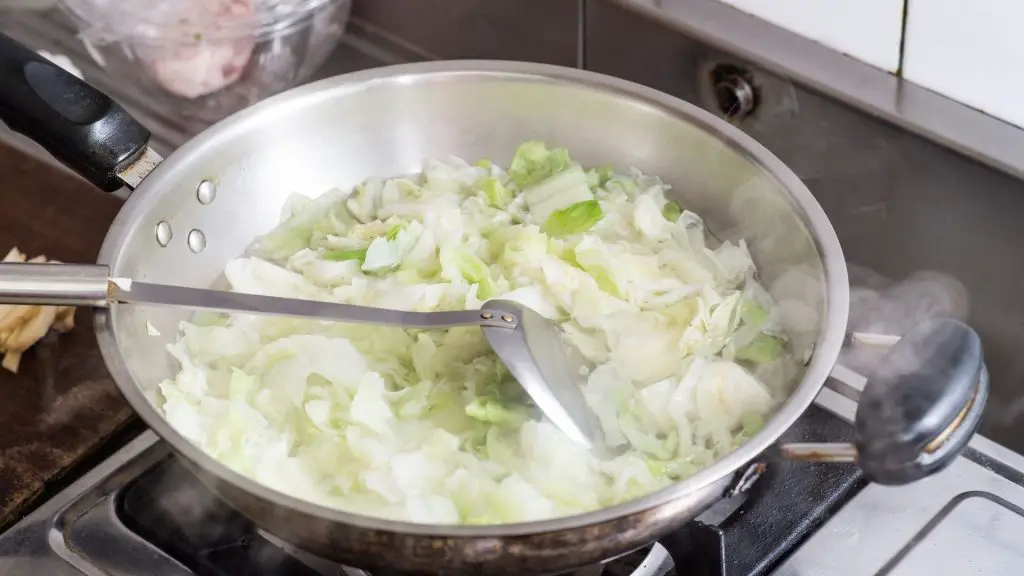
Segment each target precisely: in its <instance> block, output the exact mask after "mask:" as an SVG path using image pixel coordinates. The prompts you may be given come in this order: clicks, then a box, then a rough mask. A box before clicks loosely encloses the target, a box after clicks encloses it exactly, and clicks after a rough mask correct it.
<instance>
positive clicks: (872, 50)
mask: <svg viewBox="0 0 1024 576" xmlns="http://www.w3.org/2000/svg"><path fill="white" fill-rule="evenodd" d="M723 1H724V2H726V3H728V4H732V5H733V6H735V7H736V8H739V9H740V10H743V11H744V12H748V13H750V14H753V15H755V16H758V17H760V18H763V19H765V20H767V21H769V22H771V23H773V24H776V25H778V26H781V27H783V28H786V29H789V30H791V31H793V32H796V33H798V34H801V35H803V36H806V37H808V38H810V39H812V40H816V41H818V42H820V43H822V44H824V45H826V46H828V47H830V48H833V49H835V50H839V51H840V52H843V53H845V54H847V55H849V56H853V57H854V58H857V59H859V60H863V61H864V62H867V63H868V64H872V65H874V66H877V67H879V68H882V69H884V70H888V71H890V72H895V71H896V68H897V67H898V66H899V58H900V37H901V31H902V27H903V1H904V0H723ZM930 1H931V0H925V2H930ZM954 1H955V0H950V3H952V2H954ZM959 1H960V2H963V3H968V2H970V3H972V5H973V2H975V1H976V0H959ZM1007 1H1008V2H1009V1H1011V0H1007ZM940 3H945V2H940Z"/></svg>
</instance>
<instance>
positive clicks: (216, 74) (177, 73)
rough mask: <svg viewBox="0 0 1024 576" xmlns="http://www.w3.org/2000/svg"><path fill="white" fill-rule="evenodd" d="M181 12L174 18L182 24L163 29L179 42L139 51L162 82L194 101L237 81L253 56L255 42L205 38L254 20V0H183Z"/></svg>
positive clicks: (247, 37)
mask: <svg viewBox="0 0 1024 576" xmlns="http://www.w3.org/2000/svg"><path fill="white" fill-rule="evenodd" d="M179 10H180V13H179V14H175V15H174V16H176V17H177V18H176V19H177V22H175V23H173V24H170V25H169V26H168V27H167V28H165V29H164V30H162V34H163V36H164V37H165V38H169V39H172V40H173V39H177V42H175V43H169V45H164V46H157V47H147V48H149V49H147V50H145V51H141V53H140V56H141V57H142V61H143V62H144V63H145V64H146V65H147V66H148V67H149V70H150V71H151V72H152V73H153V75H154V76H155V77H156V80H157V82H159V83H160V85H161V86H163V87H164V88H167V89H168V90H170V91H171V92H173V93H175V94H179V95H181V96H184V97H186V98H195V97H197V96H203V95H206V94H209V93H211V92H216V91H217V90H220V89H221V88H223V87H225V86H227V85H229V84H232V83H234V82H235V81H237V80H238V79H239V78H240V77H241V76H242V72H243V71H244V70H245V65H246V64H247V63H248V62H249V58H250V56H252V49H253V46H254V44H255V42H254V40H253V38H252V37H251V36H243V37H239V38H232V39H227V40H223V41H209V40H205V38H204V36H210V37H216V35H217V34H218V33H219V32H221V31H229V30H230V29H231V27H232V26H237V25H239V24H244V23H246V22H250V21H252V18H253V5H252V1H251V0H182V1H181V2H180V6H179ZM172 19H174V18H172Z"/></svg>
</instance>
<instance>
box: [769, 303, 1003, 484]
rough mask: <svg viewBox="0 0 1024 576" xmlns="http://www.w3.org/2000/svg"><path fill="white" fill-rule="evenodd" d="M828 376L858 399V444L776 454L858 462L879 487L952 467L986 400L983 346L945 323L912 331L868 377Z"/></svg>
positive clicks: (803, 446)
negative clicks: (860, 389) (834, 378)
mask: <svg viewBox="0 0 1024 576" xmlns="http://www.w3.org/2000/svg"><path fill="white" fill-rule="evenodd" d="M833 376H835V377H837V378H838V379H839V380H841V381H842V382H841V385H840V386H838V387H834V388H835V389H836V391H838V392H840V393H841V394H844V395H847V396H858V398H857V402H858V404H857V413H856V417H855V420H854V427H855V429H856V438H855V441H854V442H853V443H852V444H832V443H821V444H816V443H798V444H784V445H782V446H780V451H781V453H782V455H783V456H784V457H786V458H788V459H792V460H802V461H811V462H856V463H857V464H859V465H860V467H861V468H862V469H863V470H864V473H865V475H866V476H867V477H868V479H870V480H872V481H874V482H877V483H880V484H907V483H910V482H913V481H915V480H919V479H921V478H924V477H926V476H929V475H931V474H934V473H935V472H938V471H939V470H942V469H943V468H945V467H946V466H948V465H949V464H951V463H952V462H953V461H954V460H955V459H956V458H957V456H958V455H959V454H960V453H961V452H962V451H963V449H964V448H965V447H966V446H967V444H968V442H970V439H971V437H972V436H973V435H974V433H975V432H976V431H977V430H978V427H979V425H980V423H981V417H982V414H983V413H984V409H985V402H986V400H987V399H988V389H989V378H988V371H987V370H986V368H985V363H984V359H983V357H982V347H981V339H980V338H979V337H978V335H977V333H975V332H974V330H972V329H971V328H970V327H968V326H966V325H964V324H962V323H960V322H957V321H955V320H950V319H937V320H929V321H927V322H924V323H922V324H920V325H919V326H917V327H915V328H914V329H913V330H911V331H910V332H909V333H908V334H906V335H905V336H904V337H902V338H900V339H899V340H898V341H897V342H896V343H895V344H892V345H891V347H890V348H889V351H888V353H887V354H886V355H885V357H884V358H882V359H881V360H880V361H879V362H878V364H877V365H876V366H875V367H874V370H873V371H872V374H871V375H870V376H869V377H868V378H864V377H862V376H860V375H859V374H856V373H855V372H853V371H852V370H848V369H846V368H843V367H842V366H837V367H836V369H835V370H834V371H833ZM859 387H860V388H863V390H862V391H859V390H858V388H859Z"/></svg>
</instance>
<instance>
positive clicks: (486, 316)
mask: <svg viewBox="0 0 1024 576" xmlns="http://www.w3.org/2000/svg"><path fill="white" fill-rule="evenodd" d="M480 317H481V318H483V319H484V320H490V319H491V318H494V314H491V313H490V312H483V313H482V314H480Z"/></svg>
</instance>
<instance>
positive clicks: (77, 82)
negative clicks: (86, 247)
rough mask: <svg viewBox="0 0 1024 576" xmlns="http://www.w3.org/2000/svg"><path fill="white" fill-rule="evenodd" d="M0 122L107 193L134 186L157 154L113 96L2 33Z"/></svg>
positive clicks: (155, 161) (146, 132) (140, 127)
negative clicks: (33, 142) (126, 185)
mask: <svg viewBox="0 0 1024 576" xmlns="http://www.w3.org/2000/svg"><path fill="white" fill-rule="evenodd" d="M0 121H2V122H3V123H4V124H6V125H7V127H8V128H10V129H11V130H14V131H15V132H20V133H21V134H24V135H25V136H27V137H28V138H30V139H32V140H34V141H35V142H36V143H38V144H39V145H41V146H42V147H43V148H45V149H46V150H47V151H48V152H49V153H50V154H52V155H53V156H54V158H56V159H57V160H59V161H60V162H61V163H62V164H64V165H66V166H67V167H68V168H71V169H72V170H74V171H75V172H77V173H78V174H80V175H81V176H82V177H84V178H85V179H86V180H88V181H89V182H92V183H93V184H94V185H96V186H97V187H98V188H100V189H102V190H105V191H107V192H114V191H116V190H119V189H120V188H121V187H122V186H124V185H125V184H128V185H129V186H131V187H134V186H135V185H137V184H138V183H139V181H141V180H142V177H143V176H145V174H147V173H148V172H149V171H150V170H152V168H153V167H155V166H156V165H157V164H158V163H159V162H160V157H159V156H158V155H156V153H155V152H153V151H152V150H151V149H150V148H149V136H150V134H149V130H147V129H146V128H145V127H144V126H143V125H142V124H140V123H139V122H138V121H137V120H135V119H134V118H132V117H131V115H129V114H128V112H127V111H125V109H124V108H122V107H121V105H119V104H118V103H117V102H115V101H114V100H113V99H112V98H110V97H109V96H107V95H106V94H104V93H103V92H101V91H99V90H97V89H96V88H94V87H92V86H90V85H89V84H88V83H86V82H84V81H83V80H81V79H79V78H77V77H76V76H75V75H73V74H71V73H69V72H67V71H66V70H64V69H63V68H61V67H60V66H58V65H56V64H54V63H52V62H50V61H49V60H47V59H46V58H44V57H42V56H40V55H39V54H37V53H35V52H33V51H32V50H30V49H29V48H27V47H25V46H24V45H22V44H20V43H19V42H17V41H15V40H14V39H12V38H11V37H10V36H7V35H5V34H3V33H0Z"/></svg>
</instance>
